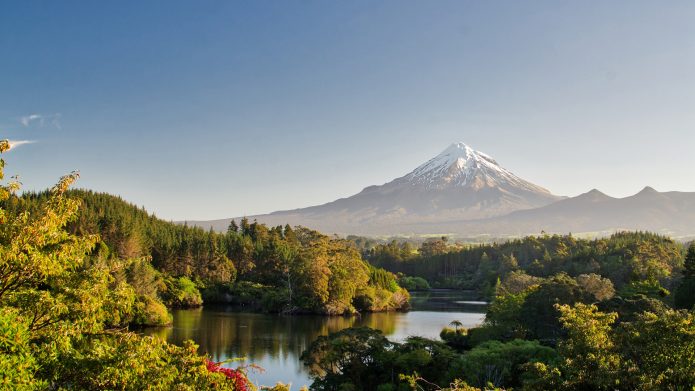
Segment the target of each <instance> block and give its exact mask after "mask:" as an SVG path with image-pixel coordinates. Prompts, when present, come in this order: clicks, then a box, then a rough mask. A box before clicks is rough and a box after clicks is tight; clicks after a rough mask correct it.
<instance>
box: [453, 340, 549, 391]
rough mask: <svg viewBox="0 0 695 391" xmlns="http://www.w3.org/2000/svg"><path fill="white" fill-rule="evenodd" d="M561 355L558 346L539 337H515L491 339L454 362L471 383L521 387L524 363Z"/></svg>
mask: <svg viewBox="0 0 695 391" xmlns="http://www.w3.org/2000/svg"><path fill="white" fill-rule="evenodd" d="M556 359H557V353H556V352H555V350H554V349H552V348H549V347H547V346H542V345H541V344H540V343H538V342H537V341H524V340H520V339H515V340H513V341H511V342H506V343H503V342H499V341H489V342H485V343H483V344H480V345H479V346H476V347H475V348H473V349H472V350H471V351H470V352H468V353H465V354H464V355H463V356H461V358H460V359H459V360H458V362H457V363H456V364H454V367H455V370H454V372H455V373H457V374H460V373H462V374H463V378H462V380H465V381H466V382H467V383H468V384H471V385H474V386H478V387H486V386H487V385H488V383H492V384H493V385H494V386H502V385H504V386H505V387H518V386H520V385H521V383H522V378H521V374H522V373H523V372H524V371H523V369H522V367H523V366H524V365H525V364H527V363H533V362H543V363H550V362H554V361H555V360H556Z"/></svg>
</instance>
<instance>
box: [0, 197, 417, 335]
mask: <svg viewBox="0 0 695 391" xmlns="http://www.w3.org/2000/svg"><path fill="white" fill-rule="evenodd" d="M64 196H65V197H67V198H70V199H74V200H76V201H79V203H80V204H81V207H80V209H79V210H78V211H77V212H76V216H75V218H74V219H72V220H71V221H69V222H68V223H67V225H66V230H67V231H68V232H69V233H71V234H73V235H75V236H78V237H92V236H94V237H98V240H97V241H96V243H95V246H94V248H93V249H92V250H91V251H90V254H89V258H90V259H92V260H99V262H103V263H105V264H107V265H108V267H109V268H110V269H111V270H113V271H114V272H113V277H114V278H115V280H116V281H119V282H124V283H125V284H127V285H129V286H130V287H132V289H133V291H134V292H135V294H136V296H137V299H136V302H137V305H136V307H137V310H136V311H135V312H134V314H133V319H130V324H131V325H163V324H167V323H168V322H169V320H170V319H169V314H168V312H167V308H175V307H196V306H200V305H202V304H203V303H208V304H210V303H232V304H235V305H238V306H243V307H244V308H246V309H247V310H254V311H266V312H282V313H318V314H328V315H341V314H349V313H356V312H362V311H389V310H403V309H407V307H408V298H409V296H408V292H407V290H405V289H403V288H401V287H400V286H399V285H398V283H397V282H396V279H395V276H394V275H393V274H392V273H390V272H387V271H385V270H383V269H381V268H376V267H373V266H372V265H370V264H369V263H368V262H366V261H365V260H363V259H362V257H361V255H360V252H359V251H357V249H356V248H355V246H353V245H352V243H351V242H349V241H346V240H343V239H339V238H331V237H328V236H326V235H323V234H321V233H319V232H317V231H313V230H310V229H308V228H304V227H294V228H292V227H289V226H284V227H282V226H278V227H267V226H265V225H263V224H258V223H256V222H249V221H248V220H247V219H242V220H241V221H240V222H239V224H238V225H237V223H236V222H235V221H232V224H230V227H229V229H228V230H227V232H226V233H217V232H214V231H205V230H203V229H200V228H198V227H188V226H186V225H179V224H175V223H172V222H167V221H164V220H161V219H158V218H156V217H155V216H153V215H151V214H148V213H147V212H146V211H145V210H143V209H140V208H137V207H135V206H134V205H132V204H129V203H127V202H125V201H123V200H122V199H120V198H118V197H115V196H112V195H109V194H104V193H95V192H92V191H86V190H67V191H66V192H65V195H64ZM51 197H52V194H51V193H50V192H42V193H31V192H26V193H24V194H22V195H21V196H11V197H9V199H8V200H6V201H4V203H3V205H4V207H5V208H6V210H7V211H8V213H9V214H11V215H19V214H21V213H23V212H30V213H33V212H36V211H39V210H41V208H42V207H43V206H44V205H46V203H47V202H49V201H50V199H51ZM346 276H350V278H346Z"/></svg>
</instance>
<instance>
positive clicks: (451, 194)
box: [189, 143, 562, 234]
mask: <svg viewBox="0 0 695 391" xmlns="http://www.w3.org/2000/svg"><path fill="white" fill-rule="evenodd" d="M559 199H562V197H558V196H555V195H553V194H551V193H550V192H549V191H548V190H546V189H544V188H542V187H540V186H537V185H534V184H532V183H530V182H528V181H525V180H523V179H521V178H519V177H517V176H516V175H514V174H512V173H511V172H510V171H509V170H507V169H505V168H503V167H501V166H500V165H499V164H498V163H497V162H496V161H495V160H494V159H493V158H491V157H490V156H488V155H486V154H484V153H482V152H479V151H476V150H474V149H472V148H471V147H469V146H467V145H466V144H464V143H455V144H452V145H451V146H449V147H448V148H447V149H445V150H444V151H443V152H442V153H440V154H439V155H437V156H436V157H434V158H432V159H430V160H429V161H427V162H426V163H424V164H422V165H420V166H418V167H417V168H416V169H415V170H413V171H412V172H410V173H408V174H407V175H405V176H402V177H400V178H397V179H395V180H393V181H391V182H389V183H386V184H384V185H380V186H370V187H367V188H365V189H364V190H362V191H361V192H359V193H358V194H355V195H353V196H351V197H348V198H342V199H339V200H336V201H333V202H329V203H327V204H323V205H319V206H313V207H308V208H303V209H295V210H289V211H280V212H274V213H271V214H267V215H258V216H249V218H250V219H252V220H253V219H256V220H258V221H259V222H263V223H266V224H270V225H277V224H290V225H305V226H309V227H312V228H315V229H318V230H321V231H324V232H332V233H343V234H344V233H356V234H396V233H408V232H407V231H403V230H402V228H403V227H404V226H409V225H417V224H422V223H442V222H450V221H461V220H473V219H483V218H489V217H495V216H501V215H504V214H507V213H510V212H513V211H518V210H523V209H531V208H536V207H541V206H545V205H548V204H550V203H552V202H555V201H557V200H559ZM230 220H231V219H223V220H216V221H208V222H189V224H196V225H201V226H204V227H209V226H212V227H214V228H215V229H225V228H226V226H227V225H228V224H229V221H230Z"/></svg>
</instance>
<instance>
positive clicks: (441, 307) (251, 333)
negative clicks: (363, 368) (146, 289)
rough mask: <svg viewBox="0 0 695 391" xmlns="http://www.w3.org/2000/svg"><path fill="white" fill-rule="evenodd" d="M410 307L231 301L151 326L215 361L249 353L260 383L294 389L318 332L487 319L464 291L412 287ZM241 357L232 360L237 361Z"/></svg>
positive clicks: (303, 377)
mask: <svg viewBox="0 0 695 391" xmlns="http://www.w3.org/2000/svg"><path fill="white" fill-rule="evenodd" d="M411 304H412V307H413V308H412V310H411V311H410V312H406V313H403V312H390V313H375V314H364V315H362V316H361V317H355V316H353V317H335V316H334V317H325V316H310V315H301V316H283V315H268V314H254V313H244V312H239V310H238V309H235V308H233V307H224V306H206V307H205V308H200V309H193V310H176V311H174V312H173V315H174V323H173V326H172V327H167V328H156V329H148V330H146V332H147V333H148V334H151V335H159V336H160V337H162V338H165V339H166V340H167V341H169V342H173V343H176V344H181V343H182V342H183V341H185V340H187V339H192V340H194V341H195V342H196V343H197V344H198V345H200V352H201V353H207V354H209V355H210V356H211V357H212V360H214V361H224V360H227V359H229V358H235V357H245V358H246V360H245V361H244V362H243V363H245V364H255V365H258V366H260V367H262V368H264V370H265V371H263V372H257V371H256V372H252V373H250V374H249V377H250V378H251V380H252V381H253V382H254V383H256V384H258V385H274V384H275V383H277V382H278V381H281V382H283V383H291V384H292V390H293V391H295V390H299V388H300V387H301V386H303V385H309V384H311V378H310V377H309V374H308V373H307V371H306V370H305V368H304V366H303V365H302V363H301V362H300V361H299V356H300V355H301V354H302V352H303V351H304V350H305V349H306V348H307V347H308V346H309V344H311V342H312V341H314V340H315V339H316V338H317V337H318V336H320V335H327V334H328V333H331V332H335V331H339V330H341V329H344V328H347V327H360V326H368V327H371V328H375V329H379V330H381V331H383V333H384V335H385V336H386V337H387V338H389V339H390V340H392V341H402V340H403V339H405V338H406V337H408V336H410V335H418V336H423V337H428V338H438V337H439V332H440V331H441V329H442V328H443V327H445V326H447V325H448V324H449V323H450V322H451V321H453V320H458V321H460V322H461V323H463V325H464V327H473V326H476V325H478V324H480V323H481V322H482V321H483V319H484V314H483V312H484V310H485V305H484V304H485V303H481V302H476V301H472V300H471V297H470V296H469V295H467V294H466V293H465V292H454V291H433V292H427V293H419V292H416V293H413V294H412V298H411ZM239 364H240V363H231V364H230V366H231V367H236V366H238V365H239Z"/></svg>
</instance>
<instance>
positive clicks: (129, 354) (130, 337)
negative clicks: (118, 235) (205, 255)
mask: <svg viewBox="0 0 695 391" xmlns="http://www.w3.org/2000/svg"><path fill="white" fill-rule="evenodd" d="M8 149H9V143H8V142H7V141H0V153H2V152H5V151H7V150H8ZM4 164H5V163H4V161H3V160H2V159H0V179H2V177H3V168H4ZM76 179H77V174H75V173H73V174H71V175H68V176H65V177H63V178H61V179H60V181H59V182H58V184H57V185H56V186H54V187H53V189H52V190H51V191H50V196H49V197H48V199H47V200H46V202H43V203H41V206H40V208H36V209H31V210H29V209H28V210H25V211H23V212H21V213H14V214H10V213H7V210H6V208H5V205H6V203H7V201H8V200H9V199H11V198H12V197H14V196H13V192H14V191H15V190H17V188H18V184H17V183H15V182H10V183H8V184H0V385H2V386H3V389H17V390H33V389H88V390H89V389H93V390H101V389H118V390H142V389H150V390H177V389H178V390H207V389H210V390H212V389H222V390H234V385H233V384H232V382H231V381H230V380H228V379H227V378H226V377H225V376H224V375H222V374H219V373H212V372H210V371H208V369H207V368H206V366H205V359H204V357H201V356H199V355H198V354H197V353H196V349H195V346H193V345H191V344H187V345H186V346H185V347H183V348H180V347H176V346H173V345H169V344H167V343H166V342H164V341H162V340H160V339H157V338H150V337H141V336H138V335H136V334H131V333H125V332H123V331H121V330H122V329H121V328H120V326H121V325H122V323H124V322H125V321H126V320H127V319H130V317H131V316H133V315H132V314H133V313H137V312H141V314H144V315H142V316H144V317H145V318H146V319H147V320H148V322H150V321H151V322H152V323H155V322H159V323H161V321H162V320H163V319H167V321H168V313H167V312H166V308H164V307H163V306H162V305H161V303H159V302H158V301H156V300H152V297H151V296H147V295H143V296H140V297H136V292H135V291H134V288H133V287H132V286H129V285H128V284H126V283H124V282H123V281H122V280H119V278H118V276H119V270H118V267H119V265H118V263H110V262H106V261H105V260H104V259H101V258H100V257H99V256H97V258H96V259H92V260H89V259H87V257H86V254H87V253H90V251H91V249H92V248H93V247H94V245H95V243H98V242H99V238H98V237H97V236H96V235H82V236H76V235H73V234H71V233H69V232H67V231H66V230H65V229H64V227H65V226H66V224H67V223H68V222H69V221H70V220H71V219H73V218H74V216H75V213H76V212H77V210H78V207H79V202H78V201H76V200H74V199H70V198H68V197H66V196H65V193H66V190H67V189H68V187H69V186H70V184H71V183H72V182H74V181H75V180H76ZM106 252H107V251H99V252H97V254H102V255H103V254H104V253H106ZM49 385H50V386H49Z"/></svg>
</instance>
